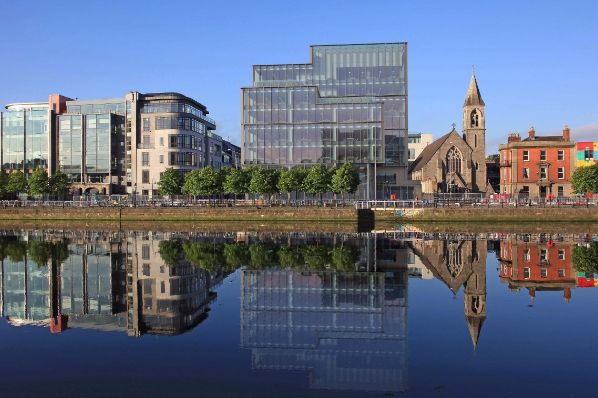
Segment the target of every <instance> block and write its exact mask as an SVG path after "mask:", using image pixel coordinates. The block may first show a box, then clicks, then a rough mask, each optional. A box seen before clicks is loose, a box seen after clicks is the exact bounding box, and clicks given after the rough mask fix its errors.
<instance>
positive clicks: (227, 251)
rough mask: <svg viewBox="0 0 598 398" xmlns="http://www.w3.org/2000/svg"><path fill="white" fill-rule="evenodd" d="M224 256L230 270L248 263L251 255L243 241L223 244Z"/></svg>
mask: <svg viewBox="0 0 598 398" xmlns="http://www.w3.org/2000/svg"><path fill="white" fill-rule="evenodd" d="M224 258H225V259H226V264H227V266H228V268H229V269H230V270H235V269H237V267H240V266H242V265H247V264H249V261H250V259H251V257H250V256H249V249H248V248H247V246H246V245H245V244H243V243H229V244H226V245H224Z"/></svg>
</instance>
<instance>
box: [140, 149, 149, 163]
mask: <svg viewBox="0 0 598 398" xmlns="http://www.w3.org/2000/svg"><path fill="white" fill-rule="evenodd" d="M141 165H142V166H149V152H141Z"/></svg>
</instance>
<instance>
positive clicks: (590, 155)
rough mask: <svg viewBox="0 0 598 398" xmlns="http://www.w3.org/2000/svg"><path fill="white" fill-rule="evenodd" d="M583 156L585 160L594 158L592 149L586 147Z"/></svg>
mask: <svg viewBox="0 0 598 398" xmlns="http://www.w3.org/2000/svg"><path fill="white" fill-rule="evenodd" d="M584 158H585V159H586V160H592V159H594V151H593V150H591V149H590V147H589V146H587V147H586V149H585V151H584Z"/></svg>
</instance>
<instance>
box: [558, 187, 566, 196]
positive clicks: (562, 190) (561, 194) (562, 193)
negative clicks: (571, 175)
mask: <svg viewBox="0 0 598 398" xmlns="http://www.w3.org/2000/svg"><path fill="white" fill-rule="evenodd" d="M557 195H558V196H559V197H563V196H565V189H564V188H563V187H557Z"/></svg>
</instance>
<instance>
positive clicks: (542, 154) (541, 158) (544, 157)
mask: <svg viewBox="0 0 598 398" xmlns="http://www.w3.org/2000/svg"><path fill="white" fill-rule="evenodd" d="M540 160H541V161H545V160H546V151H545V150H541V151H540Z"/></svg>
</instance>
